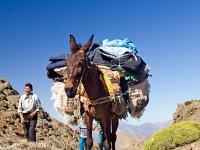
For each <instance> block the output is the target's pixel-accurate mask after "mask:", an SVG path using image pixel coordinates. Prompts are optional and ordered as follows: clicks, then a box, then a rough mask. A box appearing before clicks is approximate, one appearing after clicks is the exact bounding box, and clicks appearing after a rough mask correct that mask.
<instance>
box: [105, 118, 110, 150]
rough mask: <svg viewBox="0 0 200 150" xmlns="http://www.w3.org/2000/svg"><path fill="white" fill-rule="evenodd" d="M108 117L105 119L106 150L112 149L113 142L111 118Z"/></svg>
mask: <svg viewBox="0 0 200 150" xmlns="http://www.w3.org/2000/svg"><path fill="white" fill-rule="evenodd" d="M108 118H109V117H108ZM108 118H106V119H105V121H103V132H104V148H105V150H110V149H111V143H110V133H111V120H110V119H108Z"/></svg>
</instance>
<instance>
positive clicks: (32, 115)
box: [29, 111, 37, 118]
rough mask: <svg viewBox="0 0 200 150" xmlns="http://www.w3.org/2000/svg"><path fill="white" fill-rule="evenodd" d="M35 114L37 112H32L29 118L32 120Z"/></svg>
mask: <svg viewBox="0 0 200 150" xmlns="http://www.w3.org/2000/svg"><path fill="white" fill-rule="evenodd" d="M36 113H37V111H34V112H32V113H31V114H30V115H29V116H30V117H31V118H33V117H34V116H35V114H36Z"/></svg>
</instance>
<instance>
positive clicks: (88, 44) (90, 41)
mask: <svg viewBox="0 0 200 150" xmlns="http://www.w3.org/2000/svg"><path fill="white" fill-rule="evenodd" d="M93 37H94V34H92V35H91V37H90V39H89V40H88V41H87V42H86V43H85V45H84V49H85V51H87V50H88V49H89V48H90V46H91V45H92V41H93Z"/></svg>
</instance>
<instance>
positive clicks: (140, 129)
mask: <svg viewBox="0 0 200 150" xmlns="http://www.w3.org/2000/svg"><path fill="white" fill-rule="evenodd" d="M171 123H172V121H171V120H170V121H165V122H158V123H145V124H142V125H139V126H134V125H131V124H128V123H126V122H123V121H121V122H120V124H119V130H121V131H127V132H130V133H132V134H135V135H137V136H138V137H140V138H141V139H146V138H147V137H149V136H151V135H152V134H153V133H155V132H157V131H159V130H161V129H163V128H165V127H167V126H168V125H170V124H171Z"/></svg>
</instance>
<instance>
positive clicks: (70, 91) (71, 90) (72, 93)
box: [65, 87, 76, 98]
mask: <svg viewBox="0 0 200 150" xmlns="http://www.w3.org/2000/svg"><path fill="white" fill-rule="evenodd" d="M65 92H66V94H67V96H68V97H69V98H74V97H75V95H76V91H75V89H74V87H70V88H65Z"/></svg>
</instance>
